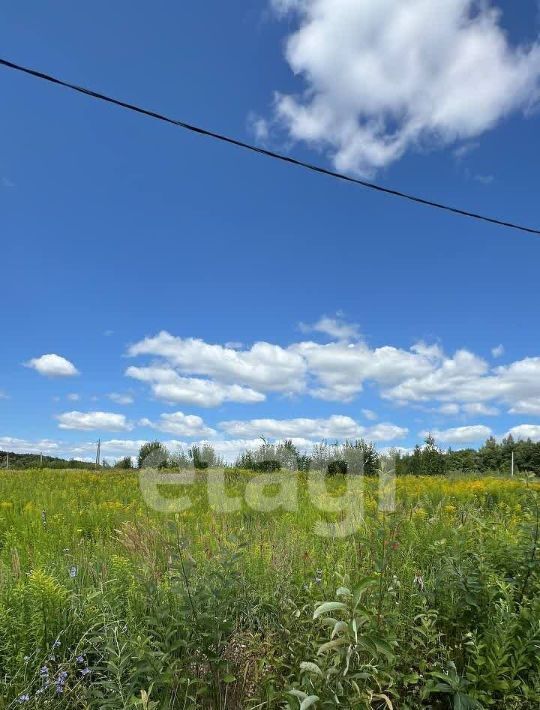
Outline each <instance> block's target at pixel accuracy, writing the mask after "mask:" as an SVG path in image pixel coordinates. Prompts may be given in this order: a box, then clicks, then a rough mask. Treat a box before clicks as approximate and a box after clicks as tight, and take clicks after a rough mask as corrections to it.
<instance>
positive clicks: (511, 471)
mask: <svg viewBox="0 0 540 710" xmlns="http://www.w3.org/2000/svg"><path fill="white" fill-rule="evenodd" d="M510 475H511V476H512V478H513V477H514V452H513V451H512V467H511V469H510Z"/></svg>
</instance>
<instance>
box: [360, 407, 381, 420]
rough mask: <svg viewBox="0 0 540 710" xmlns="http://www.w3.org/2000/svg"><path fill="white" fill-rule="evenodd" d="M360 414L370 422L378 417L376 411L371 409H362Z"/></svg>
mask: <svg viewBox="0 0 540 710" xmlns="http://www.w3.org/2000/svg"><path fill="white" fill-rule="evenodd" d="M362 416H363V417H365V418H366V419H369V421H371V422H373V421H375V419H378V418H379V417H378V415H377V412H374V411H373V410H372V409H362Z"/></svg>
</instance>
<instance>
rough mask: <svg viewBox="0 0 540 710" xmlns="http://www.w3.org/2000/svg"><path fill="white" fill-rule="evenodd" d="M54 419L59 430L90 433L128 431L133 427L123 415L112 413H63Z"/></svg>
mask: <svg viewBox="0 0 540 710" xmlns="http://www.w3.org/2000/svg"><path fill="white" fill-rule="evenodd" d="M56 419H57V420H58V422H59V424H58V426H59V427H60V429H76V430H79V431H92V430H95V429H102V430H106V431H128V430H130V429H133V425H132V424H131V423H130V422H128V421H127V419H126V417H125V415H124V414H114V413H113V412H76V411H74V412H64V413H63V414H59V415H58V416H57V417H56Z"/></svg>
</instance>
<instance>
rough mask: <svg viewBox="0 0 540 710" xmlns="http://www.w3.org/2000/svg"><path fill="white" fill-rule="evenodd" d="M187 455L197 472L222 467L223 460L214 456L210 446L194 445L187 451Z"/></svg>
mask: <svg viewBox="0 0 540 710" xmlns="http://www.w3.org/2000/svg"><path fill="white" fill-rule="evenodd" d="M188 455H189V458H190V459H191V461H192V462H193V466H194V467H195V468H196V469H197V470H203V469H206V468H217V467H221V466H223V465H224V462H223V459H222V458H221V457H220V456H218V455H217V454H216V451H215V449H214V447H213V446H211V445H210V444H202V445H201V446H197V445H194V446H192V447H191V448H190V449H189V451H188Z"/></svg>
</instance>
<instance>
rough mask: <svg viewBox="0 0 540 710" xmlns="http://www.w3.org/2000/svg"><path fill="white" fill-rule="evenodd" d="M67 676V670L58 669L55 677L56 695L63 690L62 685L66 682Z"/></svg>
mask: <svg viewBox="0 0 540 710" xmlns="http://www.w3.org/2000/svg"><path fill="white" fill-rule="evenodd" d="M67 676H68V674H67V671H60V673H59V674H58V676H57V677H56V692H57V694H58V695H60V694H61V693H63V692H64V685H65V684H66V678H67Z"/></svg>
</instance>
